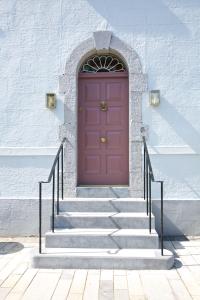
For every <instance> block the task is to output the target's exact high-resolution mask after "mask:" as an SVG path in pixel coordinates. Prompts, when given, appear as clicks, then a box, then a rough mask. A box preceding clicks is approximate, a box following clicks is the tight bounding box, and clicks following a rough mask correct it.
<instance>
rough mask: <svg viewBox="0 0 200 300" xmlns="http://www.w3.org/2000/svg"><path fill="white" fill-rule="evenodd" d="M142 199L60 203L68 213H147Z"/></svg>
mask: <svg viewBox="0 0 200 300" xmlns="http://www.w3.org/2000/svg"><path fill="white" fill-rule="evenodd" d="M145 210H146V203H145V201H144V199H142V198H67V199H64V200H62V201H60V211H61V212H64V211H68V212H95V211H98V212H113V211H115V212H145Z"/></svg>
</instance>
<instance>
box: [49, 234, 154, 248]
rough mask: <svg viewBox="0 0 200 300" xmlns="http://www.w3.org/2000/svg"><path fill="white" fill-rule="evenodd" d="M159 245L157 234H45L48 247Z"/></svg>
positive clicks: (136, 246) (147, 246)
mask: <svg viewBox="0 0 200 300" xmlns="http://www.w3.org/2000/svg"><path fill="white" fill-rule="evenodd" d="M158 246H159V241H158V236H150V235H149V236H134V237H132V236H125V237H119V236H113V237H111V236H106V237H105V236H103V237H102V236H93V237H91V236H88V237H87V236H70V237H69V236H56V234H54V235H50V236H48V235H47V236H46V247H48V248H57V247H59V248H110V249H116V248H121V249H123V248H126V249H130V248H140V249H153V248H154V249H156V248H158Z"/></svg>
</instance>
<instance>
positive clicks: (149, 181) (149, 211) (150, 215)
mask: <svg viewBox="0 0 200 300" xmlns="http://www.w3.org/2000/svg"><path fill="white" fill-rule="evenodd" d="M149 232H150V233H151V173H150V174H149Z"/></svg>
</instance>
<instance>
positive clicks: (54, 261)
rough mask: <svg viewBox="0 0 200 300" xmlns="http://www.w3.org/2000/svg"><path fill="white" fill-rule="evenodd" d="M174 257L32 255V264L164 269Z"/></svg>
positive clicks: (53, 266) (53, 267) (169, 265)
mask: <svg viewBox="0 0 200 300" xmlns="http://www.w3.org/2000/svg"><path fill="white" fill-rule="evenodd" d="M173 263H174V258H173V257H171V258H170V259H168V260H165V259H159V258H158V259H152V258H140V257H137V258H134V259H133V258H123V259H114V258H110V259H109V258H105V257H102V258H101V257H100V258H96V257H95V258H93V257H89V258H85V257H75V258H74V257H65V256H62V257H53V256H52V257H48V256H45V255H44V256H43V257H37V256H36V257H34V258H33V263H32V266H33V267H34V268H50V269H55V268H58V269H61V268H62V269H127V270H148V269H152V270H166V269H170V268H171V267H172V266H173Z"/></svg>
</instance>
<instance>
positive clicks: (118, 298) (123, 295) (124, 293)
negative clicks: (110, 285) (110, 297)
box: [114, 289, 130, 300]
mask: <svg viewBox="0 0 200 300" xmlns="http://www.w3.org/2000/svg"><path fill="white" fill-rule="evenodd" d="M114 299H115V300H122V299H123V300H129V299H130V298H129V293H128V290H121V289H117V290H114Z"/></svg>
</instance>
